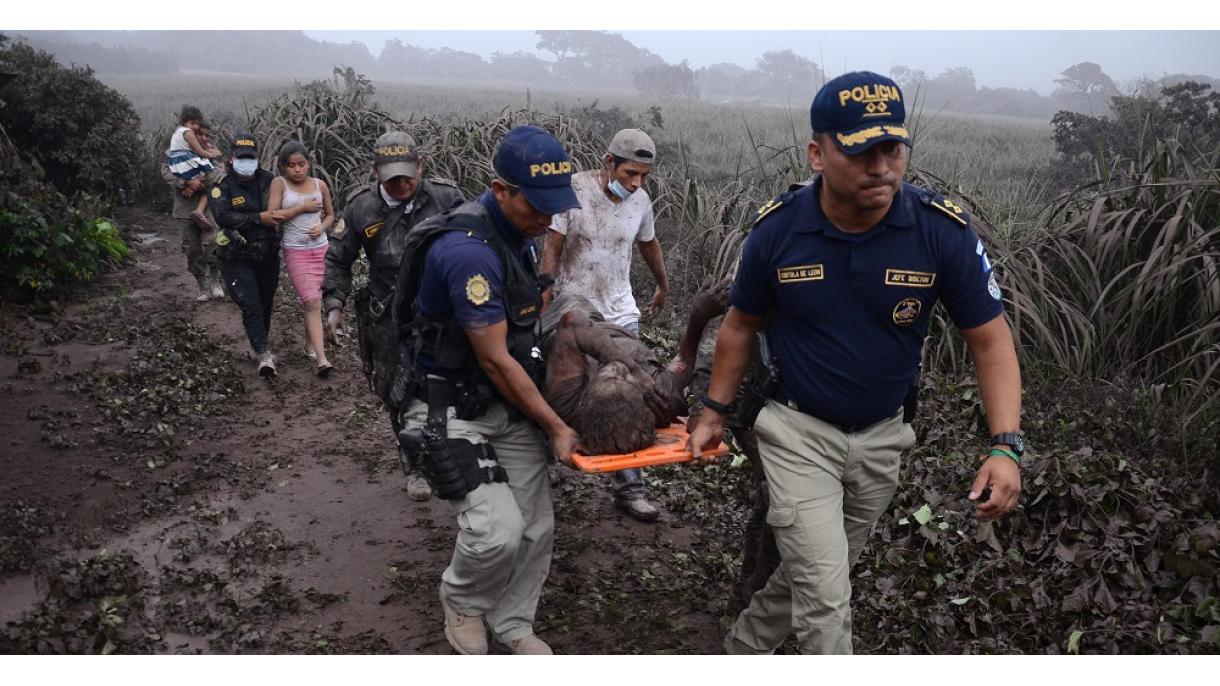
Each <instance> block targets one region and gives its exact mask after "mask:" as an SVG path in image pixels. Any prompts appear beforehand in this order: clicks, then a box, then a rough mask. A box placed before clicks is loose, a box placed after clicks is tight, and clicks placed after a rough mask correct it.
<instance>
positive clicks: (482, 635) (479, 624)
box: [441, 593, 487, 655]
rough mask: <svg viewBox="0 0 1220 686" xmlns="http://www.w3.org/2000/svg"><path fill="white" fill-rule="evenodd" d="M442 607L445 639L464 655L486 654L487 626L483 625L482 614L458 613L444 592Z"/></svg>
mask: <svg viewBox="0 0 1220 686" xmlns="http://www.w3.org/2000/svg"><path fill="white" fill-rule="evenodd" d="M441 607H443V608H445V639H446V640H448V641H449V645H451V646H453V649H454V650H456V651H458V652H459V653H461V654H462V655H486V654H487V628H486V627H485V626H484V625H483V617H482V615H475V616H473V617H467V616H466V615H462V614H458V612H457V610H454V609H453V608H451V607H449V603H447V602H445V595H444V594H443V593H442V594H441Z"/></svg>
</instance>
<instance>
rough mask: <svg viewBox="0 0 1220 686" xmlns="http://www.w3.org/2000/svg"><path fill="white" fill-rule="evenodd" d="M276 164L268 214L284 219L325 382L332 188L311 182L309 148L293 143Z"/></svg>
mask: <svg viewBox="0 0 1220 686" xmlns="http://www.w3.org/2000/svg"><path fill="white" fill-rule="evenodd" d="M277 161H278V163H279V171H280V175H279V176H277V177H276V178H275V180H274V181H272V182H271V190H270V191H269V192H268V198H267V209H268V210H269V211H271V212H273V213H274V212H277V211H278V212H279V214H280V216H281V217H282V218H283V221H282V223H281V224H280V230H281V231H282V232H283V238H282V241H283V246H284V268H285V269H286V270H287V271H288V278H289V279H291V280H292V287H293V288H294V289H296V292H297V298H298V299H299V300H300V302H301V308H302V310H304V314H305V336H306V338H307V343H306V348H305V349H306V352H307V354H308V355H309V356H310V357H312V358H315V359H316V360H317V364H318V368H317V372H318V376H322V377H325V376H326V375H327V374H329V373H330V372H331V370H333V369H334V365H332V364H331V363H330V362H329V361H328V360H327V359H326V349H325V347H324V346H323V341H322V276H323V273H324V272H325V269H326V268H325V262H324V260H325V258H326V250H327V248H328V247H329V245H330V243H329V240H328V239H327V231H329V230H330V227H331V226H332V225H333V224H334V223H335V212H334V209H333V207H332V205H331V199H330V188H328V187H327V185H326V182H325V181H322V180H321V179H315V178H313V177H311V176H310V174H309V172H310V164H309V151H307V150H306V149H305V146H304V145H302V144H300V143H298V142H296V141H288V142H287V143H285V144H284V145H283V147H281V148H280V154H279V158H278V160H277Z"/></svg>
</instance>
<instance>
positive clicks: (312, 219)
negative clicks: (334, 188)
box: [280, 179, 328, 248]
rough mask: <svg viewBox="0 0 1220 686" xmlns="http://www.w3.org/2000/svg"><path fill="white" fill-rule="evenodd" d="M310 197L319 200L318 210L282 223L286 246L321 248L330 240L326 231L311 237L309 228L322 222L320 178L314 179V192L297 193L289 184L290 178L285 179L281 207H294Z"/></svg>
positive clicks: (281, 228) (281, 227)
mask: <svg viewBox="0 0 1220 686" xmlns="http://www.w3.org/2000/svg"><path fill="white" fill-rule="evenodd" d="M309 198H313V199H314V200H317V201H318V208H319V209H318V211H317V212H306V213H305V214H298V215H297V216H295V217H293V218H292V219H289V220H288V221H286V222H284V223H283V224H280V230H281V231H283V232H284V237H283V241H284V247H285V248H320V247H322V246H324V245H326V244H327V242H328V241H327V238H326V233H325V232H323V233H322V235H320V236H318V237H317V238H310V237H309V229H311V228H313V227H315V226H317V225H318V224H321V223H322V210H321V207H322V186H321V185H320V184H319V183H318V180H317V179H314V180H313V192H312V193H297V192H296V191H294V190H292V187H291V186H289V184H288V179H284V202H283V203H281V204H280V207H283V208H284V209H286V210H288V209H292V208H293V207H296V206H297V205H300V204H302V203H304V202H305V201H306V200H307V199H309Z"/></svg>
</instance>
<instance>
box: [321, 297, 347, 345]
mask: <svg viewBox="0 0 1220 686" xmlns="http://www.w3.org/2000/svg"><path fill="white" fill-rule="evenodd" d="M339 336H343V337H344V338H347V325H346V324H344V323H343V310H341V309H339V308H337V307H336V308H333V309H331V310H330V311H329V312H327V313H326V340H327V341H328V342H329V343H331V344H332V345H335V346H340V345H342V343H340V342H339Z"/></svg>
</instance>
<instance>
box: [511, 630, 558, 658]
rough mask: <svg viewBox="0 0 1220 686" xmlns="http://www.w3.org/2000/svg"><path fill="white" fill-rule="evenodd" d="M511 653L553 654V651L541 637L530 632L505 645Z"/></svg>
mask: <svg viewBox="0 0 1220 686" xmlns="http://www.w3.org/2000/svg"><path fill="white" fill-rule="evenodd" d="M506 647H507V648H508V650H509V652H511V653H512V654H513V655H554V654H555V651H553V650H551V646H549V645H547V644H546V641H543V640H542V639H541V638H538V637H537V636H535V635H533V634H530V635H528V636H522V637H521V638H518V639H517V640H515V641H509V642H508V645H507V646H506Z"/></svg>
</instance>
